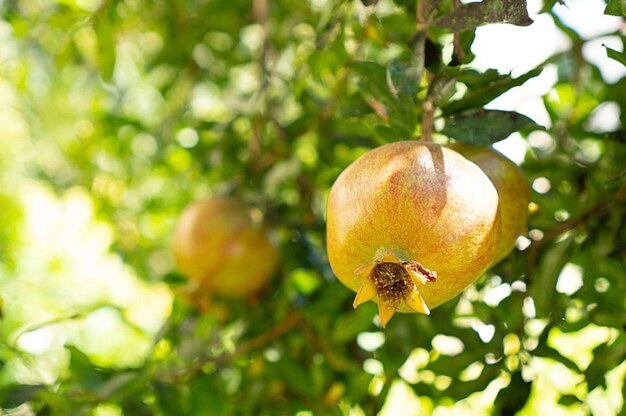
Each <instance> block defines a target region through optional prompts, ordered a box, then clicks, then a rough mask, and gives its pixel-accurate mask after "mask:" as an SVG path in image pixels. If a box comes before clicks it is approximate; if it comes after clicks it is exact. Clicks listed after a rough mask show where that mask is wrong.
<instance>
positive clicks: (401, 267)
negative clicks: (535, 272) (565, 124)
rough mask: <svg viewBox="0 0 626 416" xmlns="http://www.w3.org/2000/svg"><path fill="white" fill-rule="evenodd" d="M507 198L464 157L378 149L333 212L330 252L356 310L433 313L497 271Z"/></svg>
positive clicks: (408, 145) (336, 195) (354, 167)
mask: <svg viewBox="0 0 626 416" xmlns="http://www.w3.org/2000/svg"><path fill="white" fill-rule="evenodd" d="M499 239H500V213H499V209H498V194H497V192H496V189H495V188H494V186H493V184H492V183H491V181H490V180H489V178H488V177H487V176H486V175H485V174H484V173H483V172H482V171H481V170H480V168H478V166H476V165H475V164H474V163H472V162H470V161H468V160H467V159H465V158H464V157H463V156H461V155H460V154H458V153H457V152H455V151H453V150H450V149H448V148H445V147H441V146H438V145H435V144H432V143H421V142H417V141H403V142H396V143H391V144H387V145H384V146H381V147H379V148H376V149H374V150H371V151H369V152H368V153H366V154H365V155H363V156H362V157H360V158H359V159H357V160H356V161H355V162H353V163H352V164H351V165H350V166H348V168H346V169H345V170H344V171H343V172H342V173H341V175H339V177H338V178H337V180H336V181H335V183H334V184H333V186H332V189H331V191H330V195H329V198H328V205H327V249H328V256H329V260H330V264H331V267H332V269H333V271H334V273H335V274H336V275H337V277H338V278H339V280H340V281H341V282H342V283H343V284H344V285H346V286H347V287H348V288H350V289H352V290H353V291H355V292H357V295H356V298H355V300H354V306H355V307H356V306H358V305H360V304H362V303H363V302H366V301H368V300H373V301H375V302H377V303H378V308H379V315H380V318H381V322H382V324H383V326H385V325H386V324H387V323H388V322H389V320H390V319H391V317H392V316H393V315H394V313H395V312H397V311H400V312H420V313H425V314H429V313H430V310H431V309H432V308H435V307H437V306H438V305H441V304H442V303H444V302H446V301H447V300H449V299H451V298H453V297H454V296H456V295H458V294H459V293H460V292H461V291H462V290H463V289H464V288H465V287H467V286H468V285H469V284H471V283H472V282H474V280H476V279H477V278H478V277H479V276H480V275H481V274H482V273H483V272H484V271H485V270H486V269H487V268H488V267H489V265H490V264H492V262H493V260H494V258H495V256H496V252H497V249H498V244H499Z"/></svg>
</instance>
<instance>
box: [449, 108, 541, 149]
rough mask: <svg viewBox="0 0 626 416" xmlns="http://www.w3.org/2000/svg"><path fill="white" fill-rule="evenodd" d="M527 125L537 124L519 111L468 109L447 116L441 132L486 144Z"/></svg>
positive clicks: (464, 140) (475, 142)
mask: <svg viewBox="0 0 626 416" xmlns="http://www.w3.org/2000/svg"><path fill="white" fill-rule="evenodd" d="M528 126H534V127H536V126H537V124H535V122H534V121H532V120H531V119H530V118H528V117H526V116H524V115H521V114H519V113H515V112H509V111H499V110H470V111H465V112H463V113H460V114H457V115H454V116H450V117H448V118H447V119H446V126H445V127H444V129H443V130H442V133H443V134H445V135H446V136H448V137H452V138H454V139H456V140H458V141H461V142H463V143H469V144H473V145H476V146H486V145H488V144H491V143H495V142H497V141H500V140H503V139H506V138H507V137H508V136H509V135H510V134H511V133H514V132H516V131H519V130H521V129H523V128H525V127H528Z"/></svg>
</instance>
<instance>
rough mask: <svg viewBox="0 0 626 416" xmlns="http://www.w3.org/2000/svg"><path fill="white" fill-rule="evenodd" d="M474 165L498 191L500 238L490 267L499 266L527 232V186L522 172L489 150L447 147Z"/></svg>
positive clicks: (498, 153) (528, 201)
mask: <svg viewBox="0 0 626 416" xmlns="http://www.w3.org/2000/svg"><path fill="white" fill-rule="evenodd" d="M449 147H450V148H451V149H453V150H455V151H457V152H459V153H460V154H462V155H463V156H465V158H467V159H469V160H470V161H472V162H474V163H475V164H477V165H478V167H479V168H480V169H481V170H482V171H483V172H484V173H485V174H486V175H487V177H488V178H489V179H490V180H491V183H493V186H495V188H496V191H498V197H499V199H500V219H501V221H502V235H501V236H500V244H499V245H498V251H497V253H496V258H495V259H494V261H493V264H496V263H498V262H500V260H502V259H503V258H505V257H506V256H507V255H508V254H509V253H510V252H511V251H512V250H513V247H515V242H516V241H517V238H518V237H519V236H520V235H521V234H524V233H525V232H526V228H527V225H528V204H529V203H530V184H529V183H528V178H527V177H526V174H525V173H524V171H523V170H522V169H520V168H519V166H517V165H516V164H515V163H513V162H511V161H510V160H509V159H508V158H506V157H505V156H504V155H502V154H501V153H500V152H498V151H497V150H495V149H493V148H492V147H477V146H472V145H469V144H465V143H454V144H452V145H450V146H449Z"/></svg>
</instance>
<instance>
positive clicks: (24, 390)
mask: <svg viewBox="0 0 626 416" xmlns="http://www.w3.org/2000/svg"><path fill="white" fill-rule="evenodd" d="M42 390H45V387H44V386H37V385H32V386H31V385H21V384H7V385H4V386H0V403H1V406H2V407H3V408H12V407H18V406H19V405H21V404H23V403H26V402H30V401H32V400H34V399H35V397H36V396H37V394H38V393H39V392H40V391H42Z"/></svg>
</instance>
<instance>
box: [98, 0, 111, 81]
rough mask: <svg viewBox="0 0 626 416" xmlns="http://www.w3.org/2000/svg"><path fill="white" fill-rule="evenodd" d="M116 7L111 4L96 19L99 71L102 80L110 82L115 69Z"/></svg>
mask: <svg viewBox="0 0 626 416" xmlns="http://www.w3.org/2000/svg"><path fill="white" fill-rule="evenodd" d="M114 17H115V5H114V4H109V5H107V6H106V9H105V10H103V11H101V12H100V13H98V15H97V17H96V18H95V19H94V31H95V32H96V35H97V37H98V69H99V70H100V76H102V79H104V80H105V81H107V82H109V81H111V79H112V78H113V70H114V69H115V58H116V54H115V48H116V42H115V30H116V25H115V22H114Z"/></svg>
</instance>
